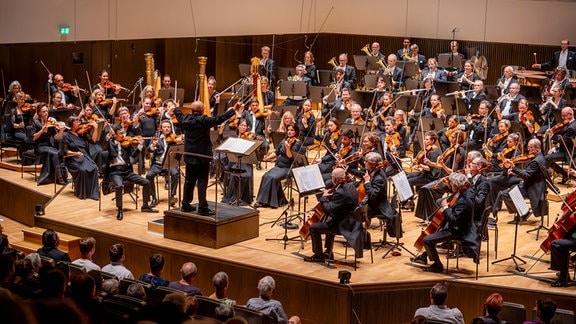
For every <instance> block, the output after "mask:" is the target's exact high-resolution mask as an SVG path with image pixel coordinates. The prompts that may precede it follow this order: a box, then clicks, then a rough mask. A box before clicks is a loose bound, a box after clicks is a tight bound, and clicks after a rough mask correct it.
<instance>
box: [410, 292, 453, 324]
mask: <svg viewBox="0 0 576 324" xmlns="http://www.w3.org/2000/svg"><path fill="white" fill-rule="evenodd" d="M446 298H448V290H447V289H446V286H444V285H443V284H441V283H437V284H436V285H434V287H432V289H430V306H427V307H421V308H418V309H417V310H416V312H415V313H414V317H416V316H418V315H422V316H424V317H426V319H429V320H435V321H442V322H449V323H455V324H464V316H462V312H460V310H459V309H458V308H448V306H446V304H445V302H446Z"/></svg>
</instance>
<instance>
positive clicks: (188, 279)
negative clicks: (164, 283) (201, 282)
mask: <svg viewBox="0 0 576 324" xmlns="http://www.w3.org/2000/svg"><path fill="white" fill-rule="evenodd" d="M197 272H198V268H196V265H195V264H194V263H192V262H186V263H184V264H183V265H182V268H181V269H180V274H181V275H182V279H180V280H179V281H172V282H171V283H170V284H169V285H168V287H170V288H174V289H178V290H181V291H183V292H185V293H186V294H188V296H202V292H201V291H200V288H198V287H196V286H194V285H193V284H192V281H193V280H194V278H196V273H197Z"/></svg>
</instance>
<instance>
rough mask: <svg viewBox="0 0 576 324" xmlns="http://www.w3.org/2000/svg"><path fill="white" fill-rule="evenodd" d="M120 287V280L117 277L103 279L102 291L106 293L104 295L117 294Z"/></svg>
mask: <svg viewBox="0 0 576 324" xmlns="http://www.w3.org/2000/svg"><path fill="white" fill-rule="evenodd" d="M119 287H120V282H118V280H116V279H106V280H104V281H102V293H103V294H104V295H105V296H104V297H110V296H114V295H116V294H117V293H118V288H119Z"/></svg>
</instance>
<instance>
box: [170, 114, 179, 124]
mask: <svg viewBox="0 0 576 324" xmlns="http://www.w3.org/2000/svg"><path fill="white" fill-rule="evenodd" d="M170 121H171V122H172V124H178V118H176V115H172V117H170Z"/></svg>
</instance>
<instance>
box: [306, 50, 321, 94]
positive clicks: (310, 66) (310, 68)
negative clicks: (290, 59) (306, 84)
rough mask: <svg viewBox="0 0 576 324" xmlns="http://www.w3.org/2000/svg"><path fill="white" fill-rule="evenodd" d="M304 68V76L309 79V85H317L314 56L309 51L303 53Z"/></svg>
mask: <svg viewBox="0 0 576 324" xmlns="http://www.w3.org/2000/svg"><path fill="white" fill-rule="evenodd" d="M304 66H305V67H306V75H307V76H308V77H309V78H310V85H313V86H315V85H318V74H317V72H316V64H314V54H312V52H310V51H306V52H305V53H304Z"/></svg>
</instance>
